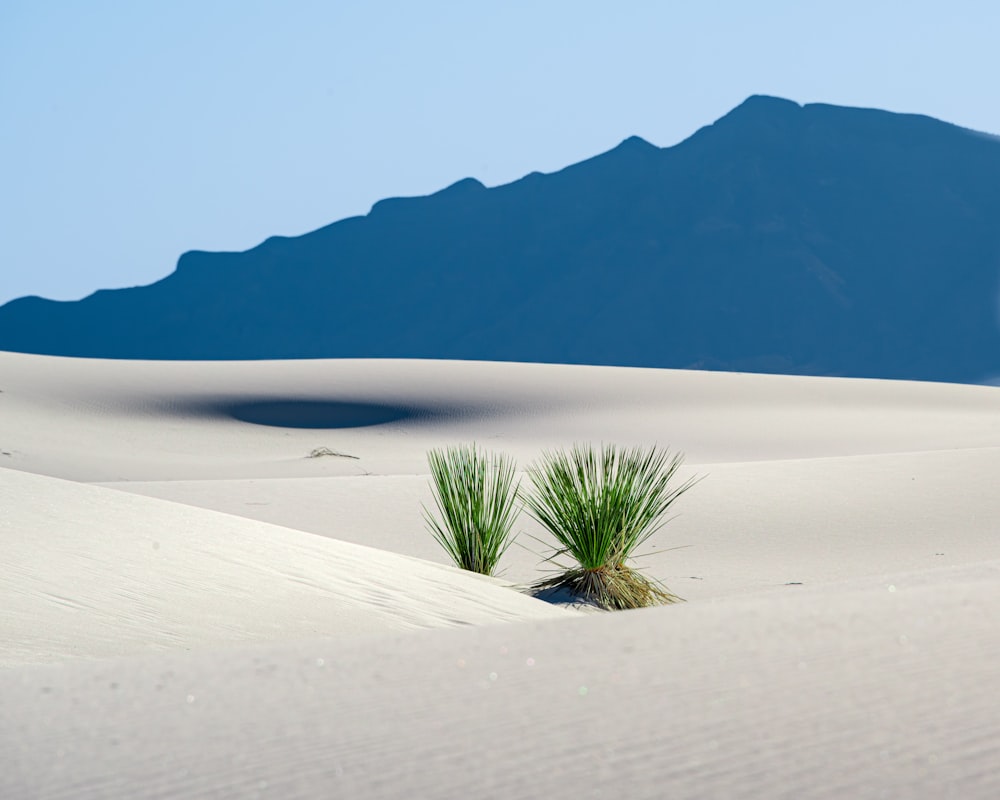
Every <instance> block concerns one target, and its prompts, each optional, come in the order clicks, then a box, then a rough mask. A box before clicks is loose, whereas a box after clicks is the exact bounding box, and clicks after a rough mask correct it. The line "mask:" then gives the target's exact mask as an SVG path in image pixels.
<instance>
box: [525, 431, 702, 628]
mask: <svg viewBox="0 0 1000 800" xmlns="http://www.w3.org/2000/svg"><path fill="white" fill-rule="evenodd" d="M683 458H684V457H683V455H682V454H680V453H677V454H675V455H673V456H671V455H670V454H669V453H668V452H667V451H666V450H660V449H658V448H656V447H652V448H649V449H642V448H633V449H620V448H618V447H616V446H614V445H605V446H603V447H602V448H601V449H600V450H595V449H594V448H593V447H592V446H589V445H587V446H582V445H576V446H574V447H573V449H572V450H571V451H570V452H569V453H565V452H562V451H557V452H551V453H550V452H546V453H544V454H543V456H542V459H541V461H540V463H538V464H534V465H531V466H529V467H528V470H527V472H528V476H529V477H530V478H531V482H532V484H533V486H534V490H533V491H532V492H529V493H527V494H526V496H525V497H524V502H525V505H526V506H527V509H528V512H529V513H530V514H531V516H532V517H534V518H535V519H536V520H537V521H538V522H539V523H541V524H542V525H543V526H544V527H545V528H546V529H547V530H548V531H549V533H551V534H552V535H553V536H554V537H555V539H556V541H557V542H558V544H559V547H558V548H557V550H556V552H555V553H554V554H553V555H552V556H551V557H550V559H549V560H554V559H556V558H559V557H560V556H564V555H568V556H570V557H572V558H573V560H575V561H576V563H577V565H578V566H574V567H571V568H567V569H564V570H563V571H561V572H560V573H559V574H557V575H555V576H554V577H551V578H546V579H544V580H542V581H539V582H537V583H536V584H534V587H535V589H538V590H544V589H565V590H568V591H570V592H571V593H572V594H574V595H576V596H578V597H580V598H581V599H583V600H586V601H589V602H593V603H596V604H597V605H599V606H601V607H603V608H606V609H625V608H642V607H644V606H652V605H661V604H666V603H675V602H678V601H680V600H681V598H679V597H678V596H677V595H675V594H673V593H671V592H670V591H669V590H667V588H666V587H665V586H663V585H662V584H660V583H659V582H657V581H655V580H652V579H650V578H647V577H646V576H644V575H642V574H641V573H639V572H637V571H636V570H635V569H633V568H632V567H629V566H628V565H627V564H626V563H625V562H626V561H627V560H628V559H629V558H630V557H631V556H632V555H633V553H634V552H635V551H636V549H637V548H638V547H639V546H641V545H642V544H643V543H644V542H645V541H646V540H647V539H649V537H650V536H652V535H653V534H654V533H655V532H656V531H658V530H659V529H660V528H661V527H663V525H664V524H665V523H666V519H665V515H666V512H667V510H668V509H669V508H670V506H671V505H672V504H673V503H674V501H675V500H677V498H678V497H680V496H681V495H682V494H683V493H684V492H686V491H687V490H688V489H690V488H691V487H692V486H693V485H694V484H695V483H696V482H697V480H696V479H695V478H691V479H689V480H687V481H685V482H684V483H682V484H680V485H679V486H673V487H672V486H671V485H670V483H671V480H672V478H673V477H674V473H676V472H677V469H678V467H680V465H681V463H682V462H683Z"/></svg>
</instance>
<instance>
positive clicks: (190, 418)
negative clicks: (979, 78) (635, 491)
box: [0, 353, 1000, 800]
mask: <svg viewBox="0 0 1000 800" xmlns="http://www.w3.org/2000/svg"><path fill="white" fill-rule="evenodd" d="M293 402H294V403H300V404H302V403H305V404H306V406H305V408H306V409H307V411H310V412H312V413H316V412H317V410H318V411H323V410H324V407H321V406H317V405H316V404H317V403H325V404H331V403H349V404H353V407H352V408H349V409H347V410H348V411H350V412H351V413H358V408H357V406H358V405H359V404H377V405H382V406H394V407H399V408H410V409H418V410H420V412H421V415H416V416H411V417H410V418H402V419H398V420H396V421H393V422H387V423H384V424H380V425H373V426H369V427H356V428H340V429H325V430H324V429H290V428H285V427H279V426H265V425H257V424H252V423H249V422H244V421H239V420H238V419H234V418H233V416H232V414H236V415H237V416H243V417H246V416H248V415H249V416H253V415H255V414H257V415H259V414H261V413H264V412H266V411H267V410H268V409H267V408H264V409H263V411H262V407H261V406H260V405H259V404H260V403H270V404H272V406H271V409H270V411H271V412H273V413H278V414H280V413H281V412H282V411H284V410H287V409H288V406H287V405H284V406H282V405H280V404H282V403H284V404H288V403H293ZM254 403H257V404H258V405H256V406H255V405H253V404H254ZM276 403H277V404H279V405H277V406H275V405H274V404H276ZM300 408H301V406H300ZM325 409H326V410H327V411H329V410H330V409H331V407H330V406H329V405H327V406H326V407H325ZM472 440H475V441H477V442H479V443H481V444H483V445H486V446H488V447H496V448H502V449H504V450H506V451H507V452H510V453H511V454H513V455H514V456H515V457H517V458H518V460H519V461H520V462H521V463H522V464H524V463H527V462H528V461H529V460H530V459H532V458H534V457H536V456H537V455H539V454H540V452H541V451H542V450H543V449H545V448H549V447H557V446H565V445H569V444H572V443H573V442H575V441H592V442H601V441H605V442H619V443H623V444H639V443H641V444H652V443H659V444H661V445H669V446H671V447H673V448H676V449H681V450H683V451H684V452H685V453H686V454H687V456H688V459H687V465H688V466H687V467H686V468H685V469H686V472H685V474H695V473H697V474H702V475H705V476H706V477H705V478H704V480H703V481H702V482H701V483H700V484H698V486H696V487H695V488H694V489H692V490H691V492H689V493H688V494H687V495H686V496H685V497H684V498H682V500H681V501H679V503H678V505H677V511H678V513H679V516H678V518H677V519H675V520H673V521H672V522H670V524H668V525H667V526H666V527H665V528H664V529H663V530H662V531H661V532H660V533H659V534H657V536H656V537H654V539H653V540H651V542H650V547H649V550H650V553H651V554H650V555H649V557H648V558H646V559H644V560H643V561H642V562H641V563H642V564H643V565H644V566H645V567H646V568H647V569H648V570H649V572H650V573H651V574H653V575H655V576H656V577H659V578H661V579H662V580H664V581H665V582H666V583H667V584H668V586H670V588H672V589H673V590H675V591H677V592H678V593H680V594H681V595H683V596H684V597H686V598H687V599H688V600H689V602H688V603H687V604H685V605H682V606H674V607H668V608H661V609H651V610H647V611H642V612H629V613H619V614H596V615H595V614H588V615H579V614H575V613H573V612H570V611H567V610H564V609H561V608H555V607H552V606H549V605H547V604H544V603H542V602H540V601H538V600H535V599H534V598H531V597H528V596H525V595H523V594H520V593H518V592H516V591H514V590H513V589H511V588H508V587H506V586H503V585H500V583H499V582H497V581H489V580H486V579H481V578H478V577H475V576H470V575H467V574H465V573H462V572H459V571H458V570H455V569H453V568H450V567H448V566H446V565H445V562H446V560H445V558H444V557H443V553H441V552H440V551H439V549H438V548H437V546H436V544H435V543H434V542H433V540H432V539H431V538H430V536H429V535H428V534H427V533H426V531H425V530H424V529H423V524H422V521H421V516H420V504H421V502H424V503H427V502H429V501H430V494H429V491H428V489H427V474H426V462H425V454H426V451H427V449H428V448H430V447H437V446H442V445H446V444H451V443H455V442H462V441H472ZM319 447H327V448H330V449H331V450H334V451H337V452H339V453H343V454H348V455H351V456H355V457H356V458H348V457H346V456H323V457H319V458H308V457H307V456H308V455H309V453H310V452H311V451H312V450H314V449H315V448H319ZM31 473H34V474H31ZM998 477H1000V389H998V388H995V387H971V386H954V385H944V384H917V383H903V382H885V381H859V380H846V379H816V378H798V377H779V376H762V375H738V374H725V373H695V372H678V371H660V370H626V369H611V368H595V367H554V366H545V365H525V364H482V363H455V362H406V361H306V362H256V363H226V364H204V363H202V364H192V363H149V362H114V361H92V360H76V359H58V358H45V357H38V356H28V355H18V354H6V353H0V546H2V552H3V553H4V559H5V569H4V570H3V571H2V572H0V665H3V667H4V668H2V669H0V754H2V755H0V762H2V763H0V767H2V768H0V797H3V798H28V797H53V798H55V797H67V798H68V797H73V798H76V797H81V798H89V797H94V798H96V797H137V798H153V797H157V798H159V797H192V796H200V797H216V796H217V797H252V796H261V797H275V798H285V797H289V798H297V797H303V798H304V797H316V796H320V797H324V796H331V797H334V796H342V797H402V796H412V797H427V798H437V797H442V798H443V797H449V798H452V797H453V798H467V797H473V796H482V797H494V796H510V795H512V794H516V795H520V796H526V797H534V796H542V795H551V796H554V797H560V796H570V795H574V796H577V797H598V796H604V797H606V796H619V795H621V796H631V797H649V798H660V797H680V798H688V797H690V798H695V797H698V798H704V797H748V798H750V797H754V798H756V797H817V798H831V800H832V798H842V797H928V798H938V797H949V796H955V797H982V798H994V797H997V796H1000V766H998V765H1000V715H998V714H997V711H996V698H997V697H1000V670H997V669H996V666H995V665H996V663H997V662H998V660H1000V625H998V622H1000V612H998V611H997V610H996V609H997V608H998V601H1000V523H998V522H997V520H1000V492H998V491H997V490H996V486H997V485H998V483H1000V481H998ZM87 484H91V485H87ZM93 484H103V485H93ZM119 490H126V491H119ZM143 495H145V496H143ZM220 512H224V513H220ZM518 527H519V529H520V530H522V531H523V533H522V534H521V536H520V539H519V542H520V543H521V544H524V545H527V546H528V547H530V548H531V549H533V550H536V551H540V550H541V549H542V547H543V546H542V545H541V544H538V543H536V542H535V541H534V540H533V539H532V538H531V536H533V535H534V536H541V532H540V530H539V529H538V527H537V525H535V524H534V523H532V522H531V521H530V520H528V519H522V520H521V522H520V524H519V526H518ZM317 534H318V535H317ZM674 548H677V549H674ZM504 566H505V568H506V573H505V576H504V577H506V578H508V579H510V580H512V581H516V582H525V581H529V580H532V579H534V578H536V577H539V576H540V575H541V574H542V573H541V572H539V566H538V558H537V557H536V555H534V554H533V553H531V552H530V551H529V550H527V549H524V548H521V547H519V546H517V545H515V547H514V548H513V549H512V550H511V551H510V553H509V554H508V557H507V558H506V559H505V561H504ZM470 625H471V627H470ZM455 626H459V627H457V628H455ZM435 628H438V629H442V630H432V629H435ZM443 628H453V629H451V630H443Z"/></svg>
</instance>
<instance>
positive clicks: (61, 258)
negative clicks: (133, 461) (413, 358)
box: [0, 0, 1000, 303]
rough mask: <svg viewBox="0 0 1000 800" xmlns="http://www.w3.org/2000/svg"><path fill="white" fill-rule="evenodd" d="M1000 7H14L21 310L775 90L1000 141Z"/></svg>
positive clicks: (7, 99) (5, 219)
mask: <svg viewBox="0 0 1000 800" xmlns="http://www.w3.org/2000/svg"><path fill="white" fill-rule="evenodd" d="M998 31H1000V3H996V2H993V1H992V0H976V1H974V0H952V1H951V2H949V3H941V2H940V1H939V0H938V1H936V2H925V1H924V0H915V1H913V2H904V1H903V0H899V1H898V2H879V0H867V2H855V0H838V1H837V2H802V1H801V0H799V1H798V2H790V1H786V0H756V1H755V2H752V3H751V2H743V0H689V1H687V2H669V1H668V0H662V1H661V2H653V1H652V0H650V1H649V2H642V1H638V2H629V1H628V0H619V2H615V3H612V2H588V0H575V2H568V1H567V2H563V1H562V0H552V1H551V2H548V1H547V0H534V2H521V1H520V0H507V1H506V2H502V3H501V2H476V1H475V0H464V1H463V0H454V1H453V2H444V1H443V0H421V2H419V3H418V2H401V1H397V2H389V1H387V0H382V1H380V0H365V2H361V1H360V0H359V1H357V2H335V1H334V0H327V2H320V1H319V0H315V1H314V0H286V2H263V1H255V0H239V2H237V1H236V0H232V1H231V0H216V1H215V2H213V0H201V1H200V2H191V1H189V0H173V1H172V2H151V1H150V2H144V0H133V2H124V1H123V2H107V1H105V0H88V1H87V2H85V1H84V0H77V1H75V2H71V1H70V0H66V1H65V2H51V1H48V0H23V1H22V0H3V2H2V3H0V109H2V112H0V113H2V114H3V118H2V120H3V124H2V125H0V242H2V248H3V252H2V261H0V303H2V302H5V301H7V300H9V299H11V298H14V297H19V296H22V295H26V294H39V295H42V296H46V297H52V298H55V299H76V298H79V297H83V296H84V295H87V294H89V293H90V292H92V291H94V290H96V289H98V288H111V287H118V286H132V285H138V284H145V283H150V282H152V281H155V280H158V279H159V278H162V277H164V276H166V275H167V274H169V273H170V272H172V271H173V269H174V265H175V264H176V261H177V258H178V256H179V255H180V254H181V253H182V252H184V251H185V250H193V249H204V250H243V249H246V248H248V247H252V246H253V245H255V244H257V243H258V242H260V241H261V240H263V239H265V238H266V237H268V236H270V235H275V234H280V235H296V234H300V233H305V232H307V231H309V230H313V229H315V228H317V227H320V226H322V225H324V224H327V223H329V222H332V221H334V220H337V219H340V218H343V217H346V216H353V215H357V214H364V213H367V211H368V210H369V209H370V207H371V205H372V204H373V203H374V202H375V201H376V200H379V199H381V198H383V197H390V196H399V195H414V194H427V193H429V192H433V191H435V190H437V189H440V188H442V187H444V186H446V185H448V184H450V183H453V182H454V181H456V180H458V179H460V178H463V177H466V176H474V177H476V178H478V179H479V180H481V181H483V182H484V183H485V184H486V185H488V186H492V185H496V184H500V183H506V182H508V181H511V180H514V179H516V178H518V177H520V176H521V175H524V174H525V173H527V172H531V171H532V170H540V171H543V172H548V171H553V170H556V169H559V168H561V167H563V166H566V165H567V164H570V163H573V162H575V161H579V160H581V159H583V158H587V157H589V156H592V155H596V154H597V153H599V152H603V151H604V150H607V149H610V148H611V147H614V146H615V145H616V144H617V143H618V142H619V141H621V140H622V139H624V138H626V137H628V136H630V135H633V134H636V135H639V136H642V137H643V138H645V139H648V140H649V141H651V142H653V143H654V144H657V145H660V146H665V145H671V144H675V143H676V142H678V141H680V140H682V139H684V138H686V137H687V136H689V135H690V134H692V133H693V132H694V131H695V130H697V129H698V128H699V127H701V126H702V125H705V124H708V123H710V122H712V121H714V120H715V119H717V118H718V117H720V116H722V115H723V114H725V113H726V112H727V111H728V110H730V109H731V108H732V107H734V106H736V105H738V104H739V103H740V102H741V101H742V100H744V99H745V98H746V97H747V96H748V95H751V94H773V95H779V96H782V97H788V98H790V99H793V100H796V101H798V102H828V103H836V104H841V105H857V106H870V107H878V108H886V109H889V110H893V111H906V112H915V113H923V114H929V115H931V116H935V117H938V118H941V119H945V120H948V121H950V122H955V123H957V124H960V125H964V126H966V127H970V128H974V129H977V130H983V131H987V132H990V133H1000V89H998V88H997V87H998V84H997V82H996V76H997V75H998V74H1000V56H998V55H997V46H996V42H997V39H996V36H997V32H998Z"/></svg>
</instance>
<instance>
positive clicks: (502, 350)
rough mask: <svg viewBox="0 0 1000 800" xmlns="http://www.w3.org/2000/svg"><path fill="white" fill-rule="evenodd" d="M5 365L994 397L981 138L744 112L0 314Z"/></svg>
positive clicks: (989, 167) (995, 210)
mask: <svg viewBox="0 0 1000 800" xmlns="http://www.w3.org/2000/svg"><path fill="white" fill-rule="evenodd" d="M0 349H5V350H15V351H23V352H32V353H49V354H59V355H73V356H95V357H104V358H139V359H259V358H320V357H323V358H325V357H352V358H353V357H366V358H367V357H399V358H446V359H484V360H509V361H538V362H556V363H575V364H607V365H624V366H644V367H683V368H694V369H721V370H740V371H752V372H778V373H796V374H814V375H847V376H859V377H882V378H913V379H924V380H943V381H958V382H979V381H982V380H985V379H987V378H990V377H994V376H998V375H1000V138H997V137H993V136H988V135H986V134H981V133H976V132H973V131H969V130H966V129H963V128H959V127H956V126H954V125H950V124H947V123H944V122H940V121H938V120H934V119H931V118H929V117H923V116H914V115H908V114H893V113H889V112H885V111H878V110H870V109H856V108H841V107H836V106H830V105H823V104H810V105H805V106H800V105H798V104H796V103H793V102H790V101H788V100H782V99H778V98H773V97H761V96H755V97H751V98H749V99H748V100H746V101H745V102H744V103H743V104H741V105H740V106H739V107H737V108H736V109H734V110H733V111H731V112H730V113H728V114H727V115H726V116H724V117H722V118H721V119H720V120H718V121H717V122H716V123H714V124H713V125H709V126H707V127H705V128H702V129H701V130H699V131H698V132H697V133H695V134H694V135H693V136H691V137H690V138H688V139H687V140H685V141H684V142H682V143H680V144H678V145H676V146H674V147H667V148H658V147H655V146H654V145H652V144H650V143H648V142H646V141H644V140H642V139H639V138H636V137H633V138H630V139H626V140H625V141H624V142H622V143H621V144H620V145H619V146H618V147H616V148H614V149H613V150H610V151H608V152H607V153H604V154H602V155H599V156H597V157H595V158H591V159H589V160H587V161H583V162H581V163H579V164H574V165H573V166H570V167H567V168H566V169H563V170H561V171H559V172H555V173H552V174H546V175H543V174H540V173H532V174H530V175H527V176H525V177H524V178H522V179H521V180H518V181H515V182H514V183H510V184H507V185H505V186H498V187H495V188H492V189H487V188H486V187H484V186H483V185H482V184H481V183H479V182H478V181H476V180H473V179H471V178H470V179H466V180H462V181H459V182H458V183H455V184H453V185H452V186H449V187H448V188H446V189H444V190H442V191H440V192H437V193H436V194H433V195H430V196H427V197H415V198H393V199H388V200H382V201H380V202H378V203H376V204H375V206H374V207H373V208H372V210H371V212H370V213H369V214H368V215H367V216H363V217H353V218H349V219H344V220H341V221H339V222H336V223H333V224H332V225H329V226H327V227H324V228H321V229H319V230H317V231H314V232H312V233H308V234H306V235H304V236H299V237H296V238H281V237H275V238H271V239H268V240H267V241H265V242H264V243H262V244H261V245H259V246H257V247H255V248H253V249H252V250H248V251H246V252H244V253H206V252H189V253H185V254H184V255H182V256H181V258H180V261H179V262H178V264H177V269H176V271H175V272H174V273H173V274H171V275H169V276H168V277H166V278H164V279H162V280H160V281H158V282H157V283H154V284H152V285H149V286H142V287H137V288H129V289H117V290H110V291H99V292H96V293H95V294H93V295H91V296H89V297H87V298H85V299H83V300H80V301H78V302H54V301H51V300H44V299H41V298H38V297H25V298H21V299H18V300H14V301H12V302H10V303H8V304H6V305H4V306H3V307H0Z"/></svg>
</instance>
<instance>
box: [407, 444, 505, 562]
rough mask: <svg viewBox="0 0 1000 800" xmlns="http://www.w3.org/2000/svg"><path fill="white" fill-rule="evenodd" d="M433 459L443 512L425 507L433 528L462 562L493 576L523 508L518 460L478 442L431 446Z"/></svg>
mask: <svg viewBox="0 0 1000 800" xmlns="http://www.w3.org/2000/svg"><path fill="white" fill-rule="evenodd" d="M427 460H428V462H429V463H430V468H431V479H432V483H431V487H432V488H433V490H434V502H435V504H436V505H437V510H438V514H439V515H440V517H441V519H440V520H439V519H437V518H436V517H434V516H433V515H432V514H431V513H430V512H428V510H427V509H426V508H424V517H425V519H426V521H427V527H428V529H429V530H430V532H431V534H433V536H434V538H435V539H437V541H438V543H439V544H440V545H441V546H442V547H443V548H444V549H445V550H446V551H447V553H448V555H449V556H451V559H452V561H454V562H455V564H457V565H458V566H459V567H461V568H462V569H467V570H471V571H472V572H479V573H481V574H483V575H492V574H493V571H494V570H495V569H496V567H497V563H498V562H499V560H500V557H501V556H502V555H503V554H504V551H506V549H507V547H508V546H509V545H510V542H511V538H510V531H511V528H512V527H513V525H514V520H515V519H516V517H517V515H518V512H519V511H520V508H519V507H518V506H517V505H516V501H517V494H518V488H519V487H518V486H515V485H514V461H513V460H512V459H511V458H510V457H509V456H506V455H503V454H499V455H489V454H487V453H484V452H482V451H480V450H478V449H477V448H476V446H475V445H462V446H459V447H450V448H448V449H447V450H431V451H430V453H428V455H427Z"/></svg>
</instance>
